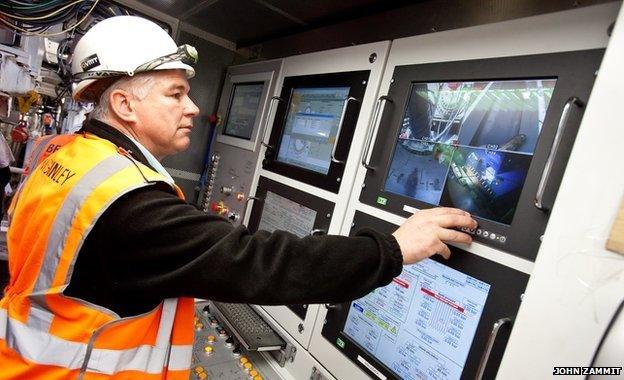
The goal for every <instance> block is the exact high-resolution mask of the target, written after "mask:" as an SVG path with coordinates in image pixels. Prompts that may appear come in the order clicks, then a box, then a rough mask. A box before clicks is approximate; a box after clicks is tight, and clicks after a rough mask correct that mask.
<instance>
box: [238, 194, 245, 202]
mask: <svg viewBox="0 0 624 380" xmlns="http://www.w3.org/2000/svg"><path fill="white" fill-rule="evenodd" d="M236 200H237V201H239V202H242V201H244V200H245V193H240V192H239V193H236Z"/></svg>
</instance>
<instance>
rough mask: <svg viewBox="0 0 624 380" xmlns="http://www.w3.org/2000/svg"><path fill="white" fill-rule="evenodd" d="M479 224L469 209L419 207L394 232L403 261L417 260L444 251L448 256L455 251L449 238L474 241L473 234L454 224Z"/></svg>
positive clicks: (467, 242) (458, 241)
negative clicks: (450, 248)
mask: <svg viewBox="0 0 624 380" xmlns="http://www.w3.org/2000/svg"><path fill="white" fill-rule="evenodd" d="M458 227H468V228H477V222H476V221H475V220H474V219H472V218H471V217H470V214H469V213H467V212H466V211H462V210H458V209H456V208H448V207H437V208H432V209H428V210H421V211H417V212H416V213H415V214H414V215H412V216H410V217H409V218H408V219H407V220H406V221H405V223H403V224H402V225H401V226H400V227H399V228H398V229H397V230H396V231H394V232H393V233H392V235H393V236H394V237H395V239H396V240H397V242H398V243H399V246H400V247H401V252H402V253H403V264H404V265H408V264H414V263H416V262H418V261H420V260H422V259H426V258H428V257H430V256H433V255H435V254H436V253H437V254H440V255H442V256H444V258H446V259H448V258H449V257H450V256H451V251H450V250H449V247H448V246H447V245H446V244H445V242H455V243H464V244H470V243H471V242H472V238H471V237H470V235H468V234H465V233H463V232H460V231H457V230H454V229H452V228H458Z"/></svg>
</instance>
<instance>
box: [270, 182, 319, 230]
mask: <svg viewBox="0 0 624 380" xmlns="http://www.w3.org/2000/svg"><path fill="white" fill-rule="evenodd" d="M315 219H316V211H314V210H312V209H310V208H307V207H305V206H302V205H300V204H299V203H297V202H293V201H291V200H290V199H287V198H284V197H282V196H279V195H277V194H275V193H272V192H270V191H267V193H266V198H265V199H264V206H263V208H262V214H261V216H260V224H259V226H258V229H259V230H265V231H269V232H273V231H275V230H282V231H287V232H290V233H292V234H295V235H297V236H299V237H304V236H307V235H309V234H310V233H311V232H312V230H313V229H314V220H315Z"/></svg>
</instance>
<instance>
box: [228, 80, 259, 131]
mask: <svg viewBox="0 0 624 380" xmlns="http://www.w3.org/2000/svg"><path fill="white" fill-rule="evenodd" d="M263 89H264V83H263V82H257V83H237V84H234V88H233V90H232V96H231V99H230V105H229V109H228V113H227V118H226V120H225V123H224V127H223V134H224V135H227V136H232V137H238V138H241V139H245V140H251V136H252V134H253V129H254V125H255V124H256V117H257V115H258V108H259V106H260V100H261V97H262V90H263Z"/></svg>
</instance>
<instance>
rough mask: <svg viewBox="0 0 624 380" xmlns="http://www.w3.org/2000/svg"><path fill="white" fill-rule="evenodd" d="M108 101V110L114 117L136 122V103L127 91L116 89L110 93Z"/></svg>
mask: <svg viewBox="0 0 624 380" xmlns="http://www.w3.org/2000/svg"><path fill="white" fill-rule="evenodd" d="M108 101H109V107H110V111H111V112H112V113H113V114H114V115H115V116H116V117H118V118H119V119H121V120H123V121H125V122H128V123H132V122H136V120H137V115H136V103H135V102H134V98H133V96H132V95H131V94H130V93H129V92H128V91H124V90H122V89H116V90H114V91H112V92H111V93H110V95H109V98H108Z"/></svg>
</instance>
